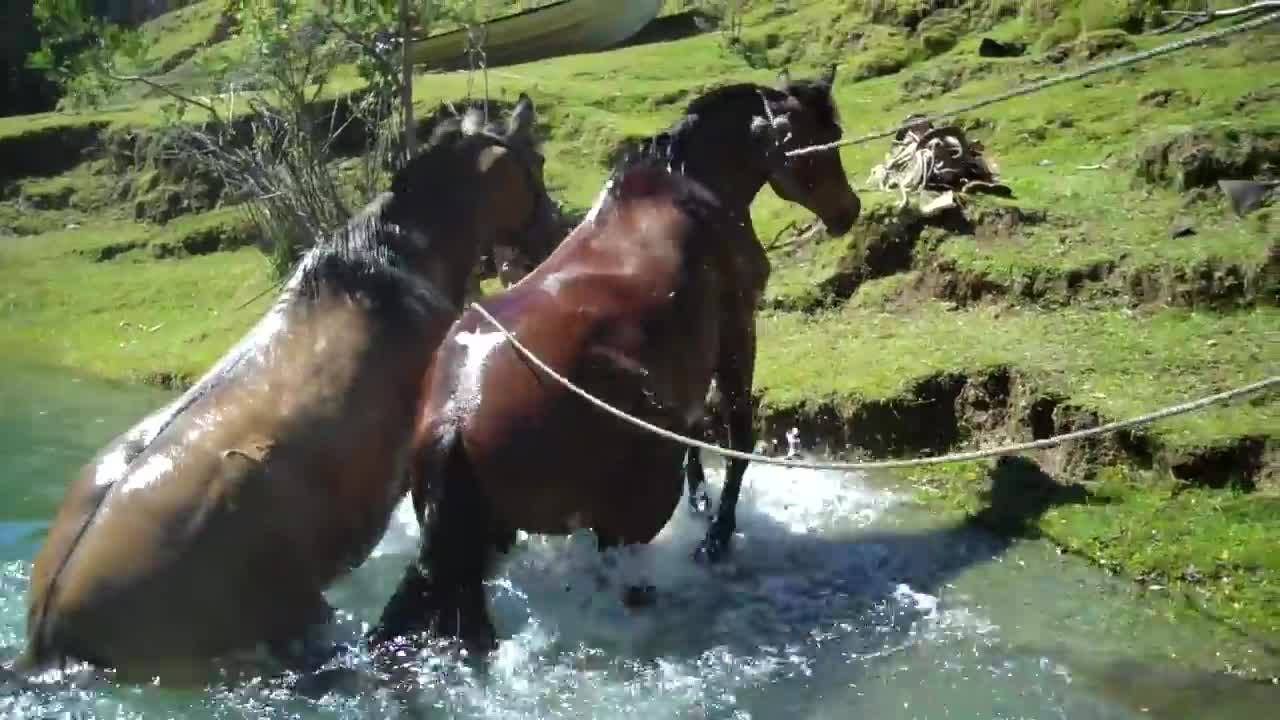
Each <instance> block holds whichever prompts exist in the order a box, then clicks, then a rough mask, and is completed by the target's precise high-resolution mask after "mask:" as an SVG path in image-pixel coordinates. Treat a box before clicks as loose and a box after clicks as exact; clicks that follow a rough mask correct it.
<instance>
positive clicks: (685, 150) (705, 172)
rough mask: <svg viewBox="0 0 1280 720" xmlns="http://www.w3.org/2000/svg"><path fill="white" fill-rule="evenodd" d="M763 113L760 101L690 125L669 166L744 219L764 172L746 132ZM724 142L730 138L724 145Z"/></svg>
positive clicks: (748, 132) (758, 191) (763, 180)
mask: <svg viewBox="0 0 1280 720" xmlns="http://www.w3.org/2000/svg"><path fill="white" fill-rule="evenodd" d="M763 112H764V101H763V99H761V100H760V101H758V102H757V103H756V104H755V105H750V104H747V105H741V106H738V107H734V108H731V109H729V108H726V109H724V110H721V111H718V112H715V113H714V114H712V115H709V116H707V117H705V118H701V119H700V121H699V122H696V123H693V124H692V125H691V126H690V127H689V128H688V129H687V130H686V131H685V137H683V138H681V140H680V148H681V149H680V151H679V154H678V155H677V156H676V157H673V165H674V166H676V167H677V168H678V169H680V170H681V172H683V173H684V174H685V175H686V176H688V177H690V178H692V179H694V180H697V181H698V182H699V183H701V184H702V185H703V186H705V187H706V188H707V189H708V190H710V191H711V192H712V193H714V194H715V196H716V197H717V198H718V199H719V200H720V203H721V205H722V206H723V207H724V208H725V209H726V210H727V211H729V212H730V214H733V215H736V216H740V217H741V216H746V215H748V211H749V209H750V207H751V203H752V202H753V201H754V200H755V198H756V195H758V194H759V193H760V189H761V188H763V187H764V184H765V183H766V182H768V180H769V177H768V173H767V171H766V170H765V169H764V167H763V163H762V162H761V159H760V158H759V157H757V154H756V152H755V149H754V148H753V146H752V145H753V143H752V139H751V133H750V131H749V128H750V127H751V120H752V118H753V117H755V116H759V115H761V114H762V113H763ZM725 138H731V140H729V141H726V140H725Z"/></svg>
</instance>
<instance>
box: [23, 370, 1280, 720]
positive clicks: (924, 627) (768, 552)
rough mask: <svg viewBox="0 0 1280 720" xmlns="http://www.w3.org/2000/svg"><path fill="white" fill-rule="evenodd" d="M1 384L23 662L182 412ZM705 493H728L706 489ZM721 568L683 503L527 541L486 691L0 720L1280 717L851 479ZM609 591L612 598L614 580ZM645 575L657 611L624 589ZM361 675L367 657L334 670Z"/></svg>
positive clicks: (393, 574) (762, 482)
mask: <svg viewBox="0 0 1280 720" xmlns="http://www.w3.org/2000/svg"><path fill="white" fill-rule="evenodd" d="M3 370H4V372H3V373H0V661H3V660H7V659H11V658H12V657H13V656H15V655H17V653H18V652H19V651H20V649H21V643H22V633H23V623H24V619H25V600H24V598H25V593H26V582H27V574H28V572H29V560H30V558H31V556H32V555H33V554H34V552H35V549H36V546H37V543H38V542H39V541H40V538H41V536H42V533H43V531H44V528H45V527H46V523H47V521H48V518H49V517H51V516H52V514H53V512H54V511H55V509H56V507H57V505H58V503H59V501H60V499H61V495H62V490H63V487H64V486H65V484H66V483H67V482H68V480H69V479H70V478H71V476H72V475H73V473H74V472H75V471H76V470H77V469H78V468H79V466H80V464H81V463H83V462H84V461H85V460H86V459H87V458H88V457H89V456H90V455H91V454H92V453H93V452H94V451H95V450H96V449H97V448H98V447H99V446H100V445H101V444H102V443H104V442H105V441H107V440H108V439H110V438H111V437H113V436H114V435H115V434H116V433H118V432H120V431H121V430H123V429H125V428H126V427H128V426H129V425H131V424H132V423H133V422H135V421H136V420H137V419H138V418H140V417H141V416H142V415H143V414H144V413H145V412H147V411H148V410H150V409H152V408H153V407H155V406H157V405H158V404H160V403H161V402H163V401H164V400H165V399H166V398H167V397H169V395H168V394H167V393H164V392H160V391H156V390H150V389H145V388H137V387H128V386H118V385H110V384H105V383H101V382H97V381H92V380H89V379H81V378H75V377H72V376H70V375H67V374H65V373H53V372H47V371H37V370H27V369H18V368H11V367H6V368H3ZM712 475H713V484H714V482H715V473H714V472H713V473H712ZM740 508H741V509H740V523H739V524H740V528H739V529H740V533H741V535H740V537H738V538H737V539H736V543H737V545H736V553H735V556H734V559H733V561H732V562H730V563H729V564H727V565H726V566H724V567H722V568H718V569H716V570H714V571H709V570H707V569H705V568H702V567H700V566H697V565H694V564H693V563H692V562H690V561H689V559H688V558H689V555H690V554H691V552H692V549H693V547H694V546H695V544H696V543H697V541H698V540H699V539H700V537H701V534H702V530H703V526H702V521H701V520H699V519H697V518H694V517H691V516H690V515H689V514H688V513H686V512H685V511H684V509H683V508H681V510H680V511H679V512H677V514H676V516H675V517H674V518H673V519H672V521H671V523H670V524H669V525H668V527H667V528H666V529H665V530H664V531H663V534H662V535H661V536H660V537H659V538H658V540H657V541H656V542H655V543H654V544H653V545H652V546H650V547H648V548H644V549H641V550H640V551H637V552H633V553H628V554H624V555H622V556H621V557H619V558H617V562H616V563H614V564H612V565H608V566H606V565H604V564H602V562H601V559H600V558H599V556H598V555H597V554H596V553H595V552H594V550H593V547H592V541H591V539H590V537H589V536H588V535H586V534H580V535H578V536H575V537H572V538H567V539H564V538H561V539H544V538H538V537H532V538H526V539H524V540H523V541H522V542H521V544H520V545H519V547H518V548H517V549H516V550H515V551H514V552H513V553H512V555H511V557H510V558H508V559H507V561H506V562H505V563H504V565H503V567H502V570H501V572H500V574H499V575H498V576H497V577H496V578H495V579H494V580H493V582H492V583H491V584H490V594H491V599H492V608H493V611H494V615H495V620H496V623H497V625H498V630H499V633H500V636H501V638H502V646H501V648H500V650H499V651H498V652H497V654H496V655H495V656H494V658H493V661H492V663H491V667H490V670H489V673H488V675H487V676H486V677H479V676H477V675H476V674H474V673H473V672H471V671H469V670H467V669H466V668H464V667H461V666H458V665H456V664H454V663H453V662H452V661H450V660H448V659H445V658H444V657H442V656H438V655H435V654H433V653H431V652H425V653H424V654H423V655H422V656H421V657H419V658H416V659H414V660H413V661H412V662H410V663H409V668H410V671H411V672H410V675H409V676H408V677H407V678H404V679H401V681H400V683H399V684H398V685H396V686H395V687H394V688H389V687H378V686H373V685H367V686H364V687H362V689H361V690H360V691H359V692H356V691H353V690H350V689H348V690H347V691H344V692H330V693H328V694H327V695H324V696H318V697H304V696H301V695H299V694H298V693H297V692H295V691H294V690H293V689H292V686H291V685H290V683H289V680H288V679H285V680H280V679H277V680H266V681H260V682H255V683H246V684H242V685H240V686H237V687H231V688H211V689H208V690H205V691H203V692H198V691H182V692H179V691H173V690H167V689H160V688H155V687H150V686H146V687H118V686H113V685H111V684H109V683H106V682H104V681H98V680H94V679H93V678H92V677H91V676H89V675H90V674H87V673H82V674H81V676H79V677H78V679H76V678H72V679H64V680H63V681H61V682H60V683H55V684H53V685H50V686H41V687H38V688H34V689H33V688H30V687H21V688H20V687H18V686H17V685H16V684H13V683H10V684H9V685H8V686H6V685H5V684H4V682H3V681H0V717H3V718H10V717H15V718H18V717H22V718H26V717H30V718H44V717H68V718H80V717H84V718H97V717H102V718H106V717H110V718H135V717H136V718H142V717H158V718H178V717H183V718H221V717H229V718H241V717H254V718H257V717H276V718H302V717H308V718H310V717H377V718H383V717H431V718H435V717H439V718H445V717H465V718H532V717H555V718H623V717H629V718H725V719H734V720H739V719H746V718H788V719H793V720H799V719H800V718H832V719H835V718H841V719H843V718H851V717H866V718H877V719H885V718H1073V719H1074V718H1083V719H1086V720H1088V719H1116V720H1120V719H1127V718H1142V717H1169V718H1173V717H1195V718H1210V717H1223V718H1228V717H1230V718H1235V717H1267V716H1269V715H1270V713H1272V712H1274V707H1275V703H1276V702H1277V700H1280V694H1277V692H1276V688H1274V687H1271V686H1265V685H1259V684H1249V683H1242V682H1239V681H1235V680H1233V679H1231V678H1228V677H1225V676H1218V675H1210V674H1205V673H1197V672H1192V671H1189V670H1186V669H1182V668H1180V667H1179V660H1178V658H1185V657H1193V656H1203V655H1204V654H1205V648H1204V642H1205V641H1204V639H1203V638H1204V636H1205V634H1204V629H1203V628H1197V627H1195V626H1188V625H1186V624H1182V625H1177V626H1175V625H1172V624H1170V623H1168V622H1167V621H1165V620H1163V619H1162V612H1161V611H1160V608H1159V607H1156V606H1150V605H1147V604H1146V601H1145V600H1144V599H1143V598H1141V597H1138V596H1136V595H1135V594H1134V592H1133V591H1132V589H1131V588H1130V586H1128V585H1127V584H1125V583H1123V582H1120V581H1118V580H1114V579H1112V578H1110V577H1108V576H1106V575H1105V574H1103V573H1101V572H1099V571H1097V570H1095V569H1093V568H1091V567H1089V566H1087V565H1085V564H1083V563H1081V562H1079V561H1077V560H1075V559H1072V558H1068V557H1062V556H1059V555H1058V554H1057V553H1055V552H1054V551H1053V550H1052V549H1051V548H1049V547H1048V546H1046V545H1044V544H1043V543H1039V542H1021V543H1017V544H1013V545H1012V546H1007V545H1006V543H1003V542H1001V541H1000V540H998V539H996V538H994V537H992V536H990V535H987V534H984V533H982V532H977V531H973V530H968V529H962V528H957V527H954V526H951V525H948V524H947V523H945V522H943V521H940V520H937V519H934V518H932V517H930V515H929V514H928V513H927V512H925V510H924V509H923V508H921V507H919V506H917V505H915V504H913V503H912V502H911V501H910V500H909V498H908V497H907V496H906V495H905V494H904V493H902V492H901V491H899V490H896V489H894V488H892V487H888V486H884V485H882V484H880V483H876V482H873V481H872V480H870V479H868V478H865V477H861V476H856V475H848V474H835V473H817V472H808V471H784V470H778V469H773V468H766V467H761V466H756V467H753V468H752V469H751V470H750V471H749V473H748V480H747V485H746V488H745V491H744V495H743V500H742V504H741V506H740ZM416 540H417V529H416V527H415V525H414V523H413V522H412V519H411V517H410V514H409V512H408V511H407V509H406V508H404V507H401V509H400V510H399V511H398V514H397V517H396V519H395V521H394V522H393V523H392V527H391V529H390V530H389V531H388V533H387V536H386V537H385V538H384V540H383V542H382V543H381V544H380V545H379V546H378V548H377V550H376V551H375V556H374V557H373V558H372V559H371V560H370V561H369V562H368V563H366V564H365V565H364V566H363V567H362V568H360V570H359V571H357V572H356V573H355V574H354V575H353V576H352V577H351V578H349V579H348V580H346V581H344V582H343V583H341V584H340V585H339V586H338V587H335V588H334V589H333V590H332V592H331V593H330V598H331V600H332V601H333V602H334V604H335V605H336V606H337V607H339V608H340V609H341V610H342V622H341V624H340V626H339V628H338V630H337V631H336V632H337V634H338V635H339V636H343V635H345V636H346V637H345V639H347V640H350V641H355V640H356V638H357V637H358V634H359V633H360V631H361V629H362V627H363V623H368V622H371V621H372V620H373V619H374V618H375V617H376V616H377V613H378V611H379V610H380V608H381V604H382V603H383V602H384V601H385V599H386V598H387V596H388V595H389V594H390V592H391V590H392V589H393V587H394V584H395V581H396V580H397V579H398V576H399V573H400V571H401V568H402V567H403V565H404V563H405V562H407V561H408V560H409V558H411V557H412V556H413V553H414V549H415V543H416ZM602 577H603V578H604V582H606V583H607V584H606V585H605V587H604V589H603V590H602V589H600V583H601V582H602V580H601V578H602ZM637 580H647V581H650V582H652V583H653V584H655V585H656V586H657V587H658V589H659V594H658V601H657V605H656V606H655V607H653V608H650V609H647V610H639V611H631V610H628V609H626V608H625V607H624V606H623V604H622V602H621V590H620V589H621V588H622V587H624V586H625V585H626V584H628V583H630V582H634V581H637ZM337 662H338V663H340V664H343V665H345V666H347V667H353V668H355V669H357V670H358V669H362V668H363V660H362V659H361V658H360V657H359V656H358V655H357V656H355V657H352V658H346V659H343V660H339V661H337Z"/></svg>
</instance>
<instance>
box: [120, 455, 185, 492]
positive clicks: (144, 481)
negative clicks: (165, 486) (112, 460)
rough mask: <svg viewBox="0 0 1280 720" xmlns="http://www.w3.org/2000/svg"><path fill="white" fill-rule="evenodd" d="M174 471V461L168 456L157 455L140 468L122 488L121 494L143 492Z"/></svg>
mask: <svg viewBox="0 0 1280 720" xmlns="http://www.w3.org/2000/svg"><path fill="white" fill-rule="evenodd" d="M172 469H173V460H171V459H169V456H168V455H163V454H155V455H152V456H151V457H149V458H147V461H146V462H144V463H143V464H142V467H140V468H138V469H137V470H136V471H134V473H133V474H132V475H130V476H129V479H128V480H126V481H125V484H124V485H123V486H121V487H120V492H126V493H127V492H133V491H134V490H142V489H143V488H146V487H148V486H149V485H151V484H152V483H154V482H155V481H156V480H159V479H160V477H161V476H162V475H164V474H165V473H167V472H169V471H170V470H172Z"/></svg>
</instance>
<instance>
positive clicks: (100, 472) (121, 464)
mask: <svg viewBox="0 0 1280 720" xmlns="http://www.w3.org/2000/svg"><path fill="white" fill-rule="evenodd" d="M128 449H129V448H128V446H127V445H120V446H119V447H117V448H116V449H115V450H112V451H111V452H109V453H107V454H106V456H105V457H103V458H102V460H101V462H99V463H98V468H97V472H96V473H95V474H94V476H93V482H94V484H95V485H99V486H101V485H110V484H111V483H113V482H115V481H117V480H119V479H120V477H121V476H122V475H124V473H125V471H126V470H128V469H129V459H128V455H129V453H128Z"/></svg>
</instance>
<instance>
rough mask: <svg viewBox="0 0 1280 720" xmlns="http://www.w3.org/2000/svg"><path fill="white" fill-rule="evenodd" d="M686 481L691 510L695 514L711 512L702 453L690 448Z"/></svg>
mask: <svg viewBox="0 0 1280 720" xmlns="http://www.w3.org/2000/svg"><path fill="white" fill-rule="evenodd" d="M684 477H685V482H686V483H687V484H688V486H689V511H690V512H692V513H693V514H694V515H707V514H709V513H710V512H711V496H710V495H708V494H707V476H706V473H704V472H703V470H702V453H701V452H699V451H698V449H697V448H689V449H688V450H687V451H686V453H685V462H684Z"/></svg>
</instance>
